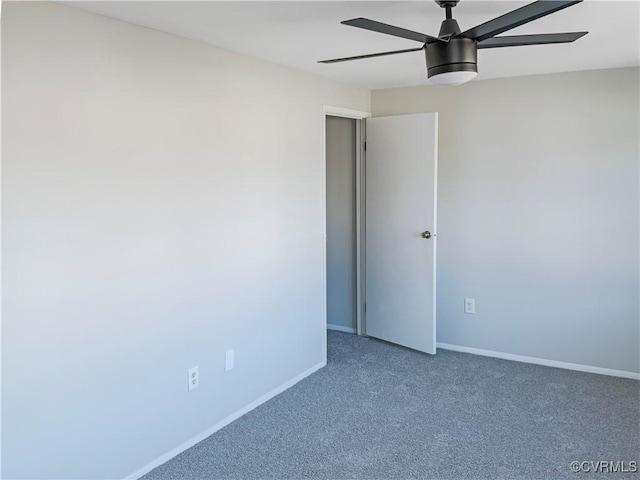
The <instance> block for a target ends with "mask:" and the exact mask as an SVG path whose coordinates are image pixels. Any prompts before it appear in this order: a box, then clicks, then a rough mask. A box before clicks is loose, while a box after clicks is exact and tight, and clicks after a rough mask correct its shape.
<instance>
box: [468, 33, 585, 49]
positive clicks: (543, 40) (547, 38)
mask: <svg viewBox="0 0 640 480" xmlns="http://www.w3.org/2000/svg"><path fill="white" fill-rule="evenodd" d="M587 33H589V32H571V33H544V34H542V35H513V36H510V37H493V38H487V39H486V40H483V41H482V42H480V43H478V48H498V47H520V46H524V45H545V44H548V43H571V42H574V41H576V40H577V39H579V38H580V37H584V36H585V35H586V34H587Z"/></svg>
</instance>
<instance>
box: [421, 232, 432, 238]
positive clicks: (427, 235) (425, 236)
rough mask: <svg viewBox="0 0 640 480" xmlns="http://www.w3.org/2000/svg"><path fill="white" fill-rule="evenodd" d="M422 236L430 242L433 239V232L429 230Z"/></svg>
mask: <svg viewBox="0 0 640 480" xmlns="http://www.w3.org/2000/svg"><path fill="white" fill-rule="evenodd" d="M420 236H421V237H422V238H426V239H427V240H429V239H430V238H431V232H430V231H429V230H425V231H424V232H422V233H421V234H420Z"/></svg>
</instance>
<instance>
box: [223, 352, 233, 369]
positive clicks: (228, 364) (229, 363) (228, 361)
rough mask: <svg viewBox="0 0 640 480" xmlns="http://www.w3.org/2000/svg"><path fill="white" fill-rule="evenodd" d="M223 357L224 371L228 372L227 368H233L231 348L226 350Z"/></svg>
mask: <svg viewBox="0 0 640 480" xmlns="http://www.w3.org/2000/svg"><path fill="white" fill-rule="evenodd" d="M224 357H225V358H224V371H225V372H228V371H229V370H233V365H234V362H235V359H234V357H235V351H234V350H233V349H231V350H227V351H226V352H225V355H224Z"/></svg>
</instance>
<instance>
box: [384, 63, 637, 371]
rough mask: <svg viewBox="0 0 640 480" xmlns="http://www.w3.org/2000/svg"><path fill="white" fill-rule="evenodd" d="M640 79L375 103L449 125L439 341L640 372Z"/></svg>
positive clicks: (491, 85)
mask: <svg viewBox="0 0 640 480" xmlns="http://www.w3.org/2000/svg"><path fill="white" fill-rule="evenodd" d="M639 80H640V79H639V74H638V68H629V69H616V70H602V71H589V72H576V73H566V74H554V75H541V76H529V77H519V78H511V79H499V80H486V81H476V82H472V83H470V84H467V85H464V86H461V87H455V88H439V87H433V86H430V87H417V88H400V89H389V90H377V91H374V92H373V93H372V111H373V114H374V116H384V115H398V114H407V113H418V112H439V118H440V128H439V131H440V137H439V145H440V152H439V162H438V163H439V172H438V174H439V178H438V195H439V198H438V209H439V211H438V226H439V228H438V277H437V281H438V294H437V302H438V307H437V308H438V310H437V315H438V325H437V338H438V341H439V342H444V343H449V344H455V345H461V346H467V347H475V348H481V349H488V350H494V351H499V352H506V353H512V354H519V355H527V356H532V357H540V358H544V359H550V360H558V361H564V362H571V363H577V364H584V365H591V366H597V367H604V368H612V369H619V370H624V371H630V372H638V371H640V353H639V351H640V346H639V342H640V331H639V328H640V312H639V305H640V302H639V300H640V299H639V292H640V279H639V245H640V239H639V217H640V216H639V213H640V212H639V210H640V201H639V186H638V178H639V168H640V166H639V164H640V160H639V158H640V155H639V141H640V138H639V127H640V125H639V120H638V117H639V110H638V105H639V95H638V91H639V88H640V82H639ZM464 297H472V298H475V299H476V311H477V313H476V314H475V315H465V314H464V313H463V298H464Z"/></svg>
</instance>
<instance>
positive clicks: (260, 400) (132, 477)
mask: <svg viewBox="0 0 640 480" xmlns="http://www.w3.org/2000/svg"><path fill="white" fill-rule="evenodd" d="M326 364H327V363H326V362H321V363H318V364H317V365H314V366H313V367H311V368H310V369H308V370H306V371H304V372H302V373H301V374H300V375H297V376H296V377H294V378H292V379H291V380H289V381H287V382H285V383H283V384H282V385H280V386H279V387H277V388H274V389H273V390H271V391H270V392H269V393H266V394H265V395H263V396H261V397H260V398H258V399H257V400H255V401H253V402H251V403H250V404H249V405H246V406H245V407H243V408H241V409H240V410H237V411H236V412H234V413H232V414H231V415H229V416H228V417H226V418H225V419H223V420H221V421H219V422H218V423H216V424H215V425H214V426H213V427H210V428H208V429H207V430H205V431H204V432H200V433H199V434H198V435H196V436H195V437H193V438H190V439H189V440H187V441H186V442H184V443H182V444H180V445H178V446H177V447H176V448H174V449H172V450H169V451H168V452H167V453H165V454H163V455H160V456H159V457H158V458H156V459H155V460H153V461H151V462H149V463H148V464H146V465H145V466H144V467H142V468H140V469H138V470H136V471H135V472H133V473H132V474H130V475H127V476H126V477H125V480H135V479H138V478H140V477H142V476H143V475H146V474H147V473H149V472H150V471H151V470H153V469H154V468H156V467H159V466H160V465H162V464H163V463H166V462H167V461H169V460H171V459H172V458H173V457H175V456H176V455H178V454H180V453H182V452H184V451H185V450H187V449H188V448H191V447H193V446H194V445H195V444H196V443H198V442H201V441H202V440H204V439H205V438H207V437H209V436H210V435H212V434H214V433H215V432H217V431H218V430H220V429H221V428H223V427H226V426H227V425H229V424H230V423H231V422H233V421H234V420H236V419H238V418H240V417H241V416H243V415H244V414H245V413H248V412H250V411H251V410H253V409H254V408H256V407H258V406H260V405H262V404H263V403H265V402H266V401H267V400H270V399H272V398H273V397H275V396H276V395H278V394H280V393H282V392H284V391H285V390H287V389H288V388H291V387H293V386H294V385H295V384H296V383H298V382H299V381H300V380H303V379H304V378H306V377H308V376H309V375H311V374H312V373H313V372H315V371H317V370H320V369H321V368H322V367H324V366H325V365H326Z"/></svg>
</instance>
